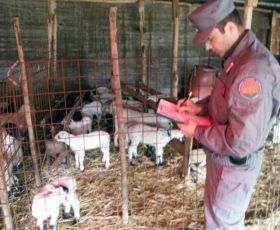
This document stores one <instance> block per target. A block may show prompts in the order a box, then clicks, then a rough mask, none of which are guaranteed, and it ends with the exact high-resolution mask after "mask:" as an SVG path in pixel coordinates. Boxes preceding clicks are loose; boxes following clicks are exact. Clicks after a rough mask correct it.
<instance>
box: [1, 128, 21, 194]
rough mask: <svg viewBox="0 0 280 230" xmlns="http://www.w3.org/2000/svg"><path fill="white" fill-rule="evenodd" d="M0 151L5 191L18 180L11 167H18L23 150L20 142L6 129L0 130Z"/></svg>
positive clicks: (9, 189)
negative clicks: (0, 152)
mask: <svg viewBox="0 0 280 230" xmlns="http://www.w3.org/2000/svg"><path fill="white" fill-rule="evenodd" d="M1 142H2V143H1V146H0V147H1V151H2V153H3V161H2V162H1V164H2V168H3V170H4V176H5V180H6V186H7V191H8V192H10V191H11V189H12V186H13V185H14V183H15V182H17V181H18V179H17V177H16V176H15V175H14V173H13V167H14V166H15V167H18V166H19V165H20V164H21V163H22V161H23V151H22V148H21V144H20V142H19V141H18V140H17V139H16V138H15V137H13V136H11V135H9V134H8V133H7V132H6V130H1Z"/></svg>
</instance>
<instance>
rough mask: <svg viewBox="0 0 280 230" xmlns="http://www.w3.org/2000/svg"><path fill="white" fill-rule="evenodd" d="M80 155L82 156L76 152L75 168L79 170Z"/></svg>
mask: <svg viewBox="0 0 280 230" xmlns="http://www.w3.org/2000/svg"><path fill="white" fill-rule="evenodd" d="M79 155H80V152H79V151H77V152H75V168H76V169H77V168H79Z"/></svg>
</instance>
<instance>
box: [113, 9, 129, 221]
mask: <svg viewBox="0 0 280 230" xmlns="http://www.w3.org/2000/svg"><path fill="white" fill-rule="evenodd" d="M110 44H111V56H112V61H111V62H112V78H114V81H113V82H114V91H115V96H116V112H117V118H118V136H119V145H120V155H121V177H122V201H123V202H122V223H123V224H124V225H126V224H127V223H128V180H127V172H126V162H127V161H126V154H125V148H124V137H123V108H122V96H121V85H120V73H119V61H118V45H117V8H116V7H111V8H110Z"/></svg>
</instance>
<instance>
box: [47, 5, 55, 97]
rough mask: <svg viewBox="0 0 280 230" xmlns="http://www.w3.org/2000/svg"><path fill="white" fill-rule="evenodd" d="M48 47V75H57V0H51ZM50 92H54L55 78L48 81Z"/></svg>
mask: <svg viewBox="0 0 280 230" xmlns="http://www.w3.org/2000/svg"><path fill="white" fill-rule="evenodd" d="M48 49H49V64H48V73H49V74H48V76H50V77H52V79H54V77H55V76H56V60H57V17H56V0H49V16H48ZM48 84H49V87H48V88H49V92H53V87H54V80H52V81H51V82H48Z"/></svg>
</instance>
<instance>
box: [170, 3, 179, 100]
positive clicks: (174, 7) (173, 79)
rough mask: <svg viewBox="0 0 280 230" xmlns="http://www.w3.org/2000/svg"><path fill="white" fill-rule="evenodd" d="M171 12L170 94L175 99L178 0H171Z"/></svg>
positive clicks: (176, 92)
mask: <svg viewBox="0 0 280 230" xmlns="http://www.w3.org/2000/svg"><path fill="white" fill-rule="evenodd" d="M172 3H173V4H172V12H173V24H174V26H173V58H172V76H171V84H170V85H171V89H170V95H171V96H172V97H174V98H175V99H177V95H178V69H177V61H178V40H179V0H173V1H172Z"/></svg>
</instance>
